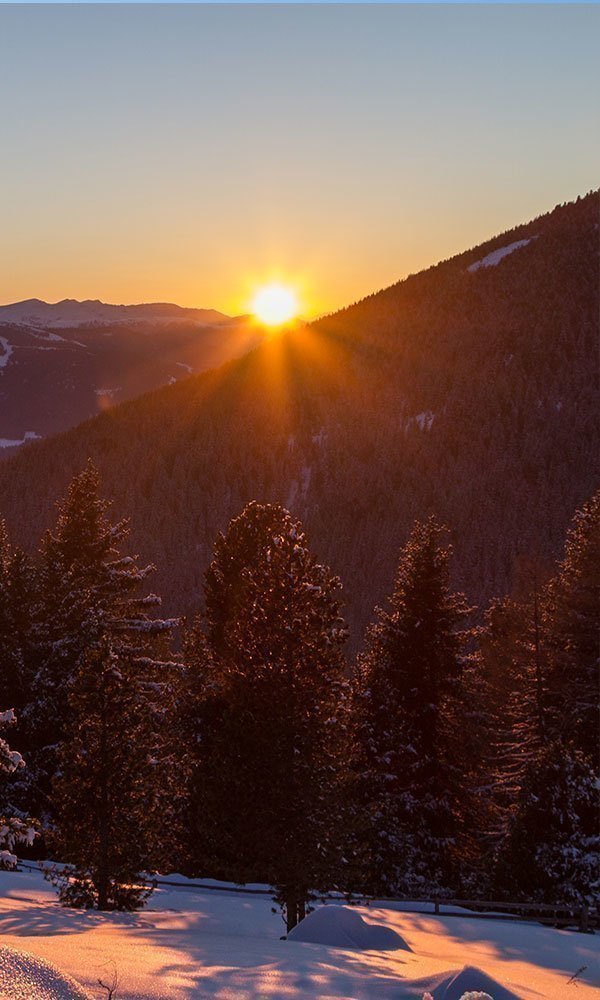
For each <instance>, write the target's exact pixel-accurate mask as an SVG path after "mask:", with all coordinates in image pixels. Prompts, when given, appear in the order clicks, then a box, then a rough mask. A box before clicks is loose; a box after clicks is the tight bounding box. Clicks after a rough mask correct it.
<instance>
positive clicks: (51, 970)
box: [0, 948, 90, 1000]
mask: <svg viewBox="0 0 600 1000" xmlns="http://www.w3.org/2000/svg"><path fill="white" fill-rule="evenodd" d="M0 997H2V1000H33V998H35V1000H90V996H89V994H88V993H86V992H85V990H84V989H82V987H81V986H79V985H78V983H76V982H75V980H74V979H71V977H70V976H66V975H65V974H64V973H63V972H60V970H59V969H57V968H56V966H55V965H51V964H50V962H45V961H44V960H43V959H41V958H36V957H35V956H34V955H29V954H28V953H27V952H26V951H15V950H14V949H13V948H0Z"/></svg>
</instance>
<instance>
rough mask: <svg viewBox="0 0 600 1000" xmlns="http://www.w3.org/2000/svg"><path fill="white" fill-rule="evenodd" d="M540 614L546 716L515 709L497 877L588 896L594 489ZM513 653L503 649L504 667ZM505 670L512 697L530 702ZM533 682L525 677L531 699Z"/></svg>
mask: <svg viewBox="0 0 600 1000" xmlns="http://www.w3.org/2000/svg"><path fill="white" fill-rule="evenodd" d="M540 619H541V621H542V622H543V632H544V639H543V646H544V656H543V662H544V668H543V685H542V698H543V724H542V725H540V724H539V713H533V712H531V711H530V712H529V714H528V715H527V714H525V717H524V719H523V721H522V724H521V726H520V728H518V727H517V726H515V725H514V715H513V717H512V721H513V733H512V736H513V748H514V751H515V752H519V751H520V753H521V767H520V771H519V777H520V781H519V782H518V783H517V785H516V792H517V794H516V795H515V796H514V800H513V802H512V805H511V809H510V810H509V811H508V813H507V820H508V822H507V825H506V838H505V840H504V841H503V842H501V843H500V845H499V850H498V861H497V875H496V878H497V883H498V885H499V886H500V888H501V891H503V890H504V891H508V892H509V893H510V892H512V893H521V894H523V895H525V896H532V895H533V896H535V897H536V898H539V899H544V900H546V901H548V902H557V901H558V902H562V901H569V900H573V899H581V898H586V899H591V898H593V897H594V894H597V893H598V891H599V890H600V872H599V870H598V862H597V851H598V847H599V846H600V838H599V837H598V829H599V826H598V819H599V816H598V798H597V788H598V777H597V753H598V745H599V740H598V737H599V731H598V719H597V696H598V654H599V650H600V494H598V495H596V496H595V497H594V498H593V499H592V500H591V501H590V502H589V503H588V504H586V505H585V506H584V507H583V508H582V510H581V511H580V512H578V513H577V514H576V515H575V518H574V521H573V524H572V526H571V529H570V530H569V533H568V535H567V542H566V546H565V556H564V559H563V561H562V563H561V564H560V565H559V567H558V570H557V572H556V574H555V575H554V577H552V578H551V579H550V581H549V582H548V584H547V585H546V587H545V589H544V592H543V593H542V598H541V611H540ZM518 626H519V627H520V634H519V641H520V642H522V641H523V637H525V641H526V640H527V629H526V623H525V624H524V620H523V618H521V619H520V620H519V622H518ZM509 663H510V656H508V657H507V650H506V649H505V650H504V665H505V667H508V666H509ZM509 676H510V675H509ZM511 680H512V685H513V686H512V691H511V696H512V700H513V702H514V701H517V702H518V701H519V700H521V701H522V702H523V703H525V704H526V698H523V697H521V698H519V689H518V687H517V686H516V685H515V683H514V677H511ZM509 683H510V682H509ZM532 687H533V684H532V678H531V677H530V683H529V691H530V695H529V700H530V702H531V690H532ZM507 704H510V701H509V700H508V699H507ZM508 719H509V720H510V719H511V714H510V713H508Z"/></svg>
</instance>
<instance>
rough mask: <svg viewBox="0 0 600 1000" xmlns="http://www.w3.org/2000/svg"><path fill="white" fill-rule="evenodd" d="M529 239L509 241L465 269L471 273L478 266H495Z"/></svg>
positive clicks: (534, 237)
mask: <svg viewBox="0 0 600 1000" xmlns="http://www.w3.org/2000/svg"><path fill="white" fill-rule="evenodd" d="M531 239H534V240H535V239H537V236H533V237H532V238H531ZM531 239H529V240H517V241H516V243H509V244H508V246H506V247H500V248H499V249H498V250H492V252H491V253H489V254H488V255H487V257H483V258H482V259H481V260H478V261H475V263H474V264H471V266H470V267H468V268H467V271H471V273H472V272H473V271H478V270H479V268H480V267H495V266H496V264H499V263H500V261H501V260H502V259H503V258H504V257H508V255H509V253H512V252H513V251H514V250H519V249H520V248H521V247H526V246H527V244H528V243H531Z"/></svg>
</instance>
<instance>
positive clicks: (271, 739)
mask: <svg viewBox="0 0 600 1000" xmlns="http://www.w3.org/2000/svg"><path fill="white" fill-rule="evenodd" d="M339 588H340V585H339V581H338V580H337V579H336V578H334V577H333V576H332V575H331V573H330V571H329V570H328V569H327V568H326V567H325V566H323V565H321V564H320V563H318V562H317V560H316V559H315V557H314V556H313V555H311V553H310V551H309V549H308V544H307V541H306V537H305V535H304V532H303V530H302V527H301V525H300V524H299V523H298V522H297V521H294V520H293V518H292V517H291V515H290V514H289V513H288V512H287V511H286V510H285V509H284V508H282V507H279V506H276V505H266V504H265V505H261V504H258V503H251V504H249V505H248V506H247V507H246V508H245V509H244V511H243V512H242V514H241V515H240V516H239V517H237V518H235V519H234V520H233V521H232V522H231V524H230V526H229V528H228V530H227V532H226V534H225V535H221V536H220V537H219V538H218V540H217V543H216V545H215V555H214V559H213V562H212V563H211V566H210V569H209V571H208V573H207V580H206V608H207V618H208V626H207V640H206V642H199V643H198V642H197V643H196V650H197V654H196V657H195V659H194V661H193V663H192V664H190V665H189V666H190V669H193V670H196V671H197V672H199V673H201V674H202V676H203V678H204V681H203V683H202V684H201V685H200V687H201V688H202V689H203V693H202V695H201V696H200V698H199V702H198V707H197V726H198V728H197V733H198V744H197V747H198V749H197V764H196V768H195V774H194V779H193V799H194V803H195V818H196V834H197V851H198V853H197V863H198V865H199V866H201V868H202V870H203V871H205V872H210V873H212V874H213V875H218V876H221V877H226V878H230V879H234V880H236V881H241V882H243V881H255V880H259V881H266V882H269V883H271V884H272V885H274V886H275V887H276V890H277V898H278V899H279V900H280V901H281V902H282V903H283V904H284V907H285V910H286V916H287V925H288V929H289V928H291V927H293V926H294V925H295V923H296V922H297V920H298V919H301V918H302V916H303V915H304V912H305V907H306V902H307V898H308V894H309V889H311V888H317V889H319V888H324V887H325V886H326V887H327V888H331V886H332V884H335V881H336V879H338V878H339V877H340V867H341V865H342V862H341V859H340V857H339V852H338V851H337V849H336V846H335V839H336V838H335V836H334V834H333V831H334V830H335V828H336V823H337V821H338V813H337V809H338V806H337V798H336V762H337V761H336V755H337V752H338V745H339V744H338V740H339V736H340V733H339V729H337V728H336V722H335V717H336V710H337V708H338V706H339V703H340V700H341V697H342V692H343V690H344V659H343V655H342V646H343V643H344V641H345V637H346V630H345V626H344V623H343V621H342V619H341V616H340V609H339V598H338V592H339Z"/></svg>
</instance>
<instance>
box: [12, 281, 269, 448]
mask: <svg viewBox="0 0 600 1000" xmlns="http://www.w3.org/2000/svg"><path fill="white" fill-rule="evenodd" d="M259 339H260V336H259V333H258V329H257V328H255V327H254V328H253V327H252V325H251V324H250V322H249V321H248V320H247V319H246V318H244V317H240V318H237V319H230V318H229V317H227V316H224V315H223V314H222V313H218V312H215V311H214V310H210V309H182V308H181V307H180V306H172V305H168V304H166V305H163V304H161V303H158V304H151V305H139V306H113V305H106V304H104V303H102V302H76V301H75V300H72V299H68V300H65V302H59V303H56V304H55V305H49V304H48V303H45V302H40V301H39V300H38V299H30V300H28V301H27V302H20V303H16V304H14V305H11V306H0V456H2V454H7V453H8V452H10V451H11V450H14V449H15V448H16V447H17V446H19V445H20V444H23V443H24V442H25V441H26V440H28V439H31V438H35V437H46V436H47V435H48V434H52V433H54V432H56V431H60V430H65V429H67V428H68V427H72V426H74V425H75V424H78V423H80V422H81V421H82V420H85V419H87V418H88V417H92V416H94V415H95V414H96V413H98V412H99V411H102V410H105V409H107V408H109V407H110V406H114V405H115V404H116V403H118V402H122V401H123V400H126V399H131V398H133V397H135V396H138V395H140V394H142V393H144V392H147V391H149V390H151V389H157V388H159V387H160V386H162V385H168V384H173V383H174V382H176V381H179V380H180V379H182V378H186V377H187V376H188V375H190V374H193V373H198V372H202V371H205V370H206V369H207V368H212V367H215V366H218V365H220V364H222V363H223V362H225V361H228V360H230V359H231V358H234V357H239V356H240V355H241V354H243V353H244V352H245V351H247V350H249V349H250V348H251V347H252V346H254V345H255V344H256V343H257V342H258V340H259Z"/></svg>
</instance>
